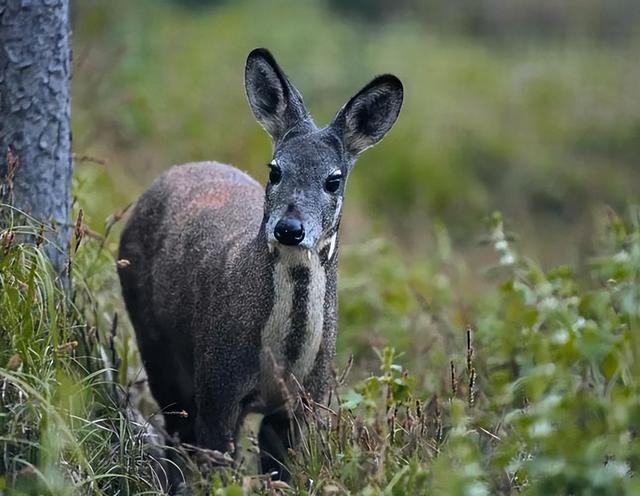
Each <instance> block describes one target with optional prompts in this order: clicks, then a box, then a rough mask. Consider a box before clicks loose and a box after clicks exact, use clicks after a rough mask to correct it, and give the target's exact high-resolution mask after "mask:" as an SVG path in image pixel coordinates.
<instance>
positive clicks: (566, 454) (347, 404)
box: [0, 209, 640, 495]
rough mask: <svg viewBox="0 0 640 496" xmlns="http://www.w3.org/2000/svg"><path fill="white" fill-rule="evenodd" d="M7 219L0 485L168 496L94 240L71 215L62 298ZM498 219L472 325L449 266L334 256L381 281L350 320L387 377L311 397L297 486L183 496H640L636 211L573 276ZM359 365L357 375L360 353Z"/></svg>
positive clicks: (236, 481) (27, 230)
mask: <svg viewBox="0 0 640 496" xmlns="http://www.w3.org/2000/svg"><path fill="white" fill-rule="evenodd" d="M15 214H16V213H15V212H12V214H11V216H12V217H13V218H14V222H13V223H10V224H9V227H7V228H5V229H3V231H2V233H1V236H0V239H1V240H2V241H1V254H0V284H1V285H2V291H0V299H1V304H2V309H3V311H2V312H1V314H0V319H1V320H0V328H1V329H2V347H1V348H0V363H2V368H0V377H1V382H0V391H1V394H2V400H3V401H2V407H1V410H0V439H1V440H2V465H1V469H2V474H3V475H2V476H1V478H0V487H3V488H5V489H11V490H12V492H13V493H14V494H41V493H43V492H44V493H48V494H72V493H80V494H116V493H125V494H133V493H135V494H138V493H142V492H147V493H154V492H159V491H161V481H162V480H163V466H162V465H161V464H160V463H159V460H160V459H162V458H164V457H166V456H167V455H166V453H163V452H162V450H160V449H159V448H158V443H159V442H160V441H159V440H160V439H161V438H160V437H159V436H157V435H156V430H155V428H153V427H152V426H151V425H149V424H147V423H146V422H145V421H144V420H142V417H140V415H139V414H137V413H136V412H137V411H136V410H134V409H133V408H132V407H131V403H132V400H131V399H132V398H135V397H136V396H137V395H136V392H135V389H136V388H137V387H139V386H140V384H139V383H138V384H135V385H134V384H133V382H136V381H132V379H131V378H132V377H135V376H136V375H137V374H136V373H132V370H135V369H136V368H139V364H135V362H134V361H132V360H131V357H132V356H134V355H133V353H132V350H131V349H130V347H131V346H132V345H133V344H132V341H131V337H130V336H129V335H127V334H126V333H125V334H123V331H122V330H121V328H120V327H118V325H117V318H116V316H115V315H114V314H113V313H112V312H113V308H114V306H119V305H120V304H119V303H118V302H117V293H116V291H115V288H114V287H113V286H114V285H115V281H114V278H115V276H114V271H113V270H112V264H113V263H115V261H114V260H113V258H112V257H111V255H110V253H109V251H108V250H106V249H105V240H97V239H93V238H91V237H90V236H91V232H92V231H91V230H89V229H88V228H87V227H86V226H85V225H84V224H83V223H82V222H81V220H82V217H79V219H80V220H79V223H78V227H77V229H76V239H75V242H74V247H77V250H74V252H75V253H74V257H73V261H72V264H71V271H72V278H73V281H74V287H75V291H74V293H73V294H72V295H70V296H68V295H67V294H66V293H65V291H64V290H63V289H62V288H61V287H60V284H59V279H57V278H56V277H55V275H54V274H53V273H52V269H51V267H50V265H49V262H48V261H47V259H46V257H45V256H44V255H43V247H42V246H41V245H39V244H38V243H37V242H36V243H35V244H33V243H28V242H25V240H24V239H23V237H24V236H25V235H29V236H36V237H38V239H42V230H41V229H40V230H38V228H37V226H30V225H29V224H26V225H23V224H22V223H19V222H17V219H18V218H19V216H17V215H15ZM491 223H492V225H491V231H490V239H489V240H490V243H491V244H492V246H493V248H494V250H495V252H496V259H497V262H498V263H497V265H496V266H495V267H493V268H490V269H489V270H488V275H491V276H492V277H495V278H496V282H495V289H493V290H491V291H487V292H486V293H485V295H484V296H483V297H481V298H479V299H478V301H477V303H476V304H475V305H473V308H467V309H465V310H464V317H461V314H460V312H461V309H460V308H459V305H460V303H459V302H456V299H455V298H453V297H452V296H453V295H454V294H455V289H454V288H453V286H452V283H451V277H450V276H448V275H446V274H445V272H444V271H443V270H442V268H439V269H438V270H437V271H436V272H435V273H433V274H429V275H428V274H422V275H421V274H419V273H418V272H411V271H405V270H402V269H400V270H393V271H387V270H386V266H387V265H388V264H391V265H394V266H395V267H401V266H402V262H401V261H400V259H398V258H397V257H396V255H394V254H393V253H392V252H388V251H387V252H386V253H385V252H384V250H381V251H379V252H377V253H376V256H375V257H372V256H371V253H370V250H371V249H372V248H371V247H370V246H365V247H364V248H363V249H356V248H352V249H351V250H350V251H351V252H350V253H347V254H345V258H346V260H347V262H348V263H347V264H346V266H347V267H349V266H350V265H351V264H354V265H357V264H356V263H355V262H357V259H359V258H360V257H365V258H366V259H367V260H368V261H369V262H368V263H369V265H370V266H372V267H373V273H374V274H377V275H376V276H375V277H380V280H379V283H378V285H377V286H376V287H372V288H370V289H369V290H363V289H362V288H360V289H359V290H358V291H359V292H360V293H361V296H360V298H356V299H355V300H354V301H352V302H351V303H350V304H349V305H348V306H347V311H346V312H345V314H346V315H345V320H346V321H347V322H345V326H344V327H343V329H344V331H345V332H344V339H346V340H350V339H354V338H355V337H356V336H357V335H359V334H361V333H362V332H363V331H364V330H365V329H366V328H365V329H363V328H361V327H360V328H359V329H358V334H355V328H358V327H359V326H360V325H362V324H359V323H358V322H357V320H356V319H353V318H352V317H350V316H351V315H352V314H355V313H357V312H356V311H357V309H356V308H355V307H357V306H359V307H361V308H360V309H359V313H360V314H362V315H371V314H373V315H376V314H377V315H381V316H383V317H381V318H380V319H379V320H380V322H381V325H384V326H388V327H387V328H386V335H387V338H388V339H389V341H390V342H393V344H394V346H396V348H394V347H392V346H387V347H384V348H379V349H377V354H378V364H377V367H376V368H377V369H378V371H375V372H374V373H373V374H372V375H370V376H368V377H365V378H364V379H362V380H358V381H353V382H352V386H348V385H345V384H344V377H343V376H344V375H345V374H342V373H341V374H339V376H338V377H337V381H338V383H337V387H336V389H335V391H334V399H333V401H332V402H331V403H330V404H329V406H328V407H327V406H321V405H315V404H312V403H310V402H306V408H307V411H308V415H307V417H306V419H305V421H306V423H307V428H308V430H309V436H308V439H307V441H306V442H305V444H304V446H303V447H302V448H301V449H300V450H299V451H298V452H296V453H292V465H293V467H294V468H293V473H294V480H293V481H292V483H291V487H289V486H286V485H284V484H282V483H277V482H270V481H268V480H267V479H265V478H263V477H259V476H255V475H251V474H255V472H256V471H255V466H253V465H252V462H251V458H250V457H247V458H246V459H245V461H244V463H241V464H240V465H238V466H236V467H228V468H227V469H226V470H224V471H223V472H219V471H213V472H210V471H205V472H202V473H201V474H200V475H199V476H192V477H195V478H194V480H195V482H194V484H195V485H194V488H193V490H194V491H195V492H196V493H200V492H206V491H209V492H211V493H212V494H243V493H255V494H260V493H264V494H268V493H274V492H282V493H285V494H286V493H292V494H294V493H309V494H344V493H348V492H349V493H358V494H361V493H362V494H380V493H385V494H431V493H432V494H460V495H482V494H516V493H523V494H535V495H538V494H539V495H548V494H593V495H605V494H611V495H620V494H635V493H636V492H637V491H638V490H639V489H640V485H639V484H640V483H639V482H638V479H637V476H636V472H637V471H638V468H639V463H640V442H639V441H638V438H637V425H638V422H640V387H639V384H638V381H637V378H638V377H639V373H640V371H639V370H638V367H639V366H640V361H639V358H640V357H639V353H640V333H639V331H640V328H639V325H640V209H632V210H631V213H630V216H629V220H628V222H624V221H623V220H622V219H620V218H618V217H616V216H615V215H613V214H611V218H610V219H609V221H608V223H607V225H606V229H605V231H606V233H605V234H606V236H605V238H604V239H603V241H602V244H601V246H600V248H599V255H598V256H597V257H595V258H593V259H592V260H591V262H590V264H589V271H588V277H585V278H584V279H583V278H579V277H576V275H575V274H574V271H573V269H571V268H570V267H559V268H556V269H553V270H551V271H549V272H546V273H545V272H543V271H542V270H541V269H540V268H539V267H537V266H536V265H535V264H534V263H533V262H531V261H529V260H527V259H526V258H524V257H522V256H521V255H520V254H518V253H516V251H515V249H514V247H513V245H512V244H511V243H510V242H509V241H508V237H507V236H506V235H505V233H504V230H503V225H502V220H501V218H500V216H499V215H497V214H496V215H495V216H494V217H493V218H492V221H491ZM354 270H355V269H354ZM344 276H345V277H343V279H344V280H345V281H344V282H345V284H343V287H342V289H341V291H342V294H341V296H342V300H343V301H349V299H350V295H352V294H353V293H354V292H355V288H354V286H357V285H358V280H357V278H358V271H357V270H356V271H355V272H354V273H353V275H352V274H350V273H347V274H344ZM381 287H384V288H385V290H384V291H382V292H381V291H380V290H379V289H378V288H381ZM407 292H409V293H407ZM398 305H399V309H398V310H397V315H396V310H394V307H396V306H398ZM416 309H418V310H416ZM460 318H463V319H464V320H466V323H467V327H466V329H465V327H463V326H462V325H461V323H459V322H457V320H458V319H460ZM376 319H377V317H376ZM406 320H410V321H412V322H411V323H409V322H406ZM407 334H409V336H407ZM429 336H431V337H432V338H433V339H429ZM421 341H423V342H424V343H421ZM423 347H424V348H423ZM353 349H354V350H355V351H356V352H357V351H358V347H354V348H353ZM354 360H355V362H356V363H360V364H362V363H366V352H364V353H363V356H362V360H361V357H360V356H359V355H358V356H356V357H355V359H354ZM340 362H341V363H342V367H343V368H344V366H345V362H343V361H340ZM408 366H410V368H408ZM347 377H348V375H347ZM303 400H304V398H303ZM137 406H138V407H141V406H140V403H139V401H138V402H137ZM142 408H144V407H143V406H142ZM250 438H251V436H250ZM251 450H252V448H251V446H249V448H248V452H250V451H251ZM194 464H195V462H194ZM194 466H195V465H194ZM165 467H166V465H165ZM192 470H196V469H195V468H194V467H193V466H192ZM223 481H224V482H223Z"/></svg>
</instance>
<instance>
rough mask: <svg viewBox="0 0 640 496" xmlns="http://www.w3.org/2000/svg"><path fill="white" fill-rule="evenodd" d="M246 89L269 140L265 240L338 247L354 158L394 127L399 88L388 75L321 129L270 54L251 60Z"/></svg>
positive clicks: (258, 52)
mask: <svg viewBox="0 0 640 496" xmlns="http://www.w3.org/2000/svg"><path fill="white" fill-rule="evenodd" d="M245 87H246V91H247V97H248V99H249V104H250V106H251V109H252V110H253V113H254V114H255V116H256V118H257V120H258V122H259V123H260V124H261V125H262V126H263V127H264V128H265V129H266V131H267V132H268V133H269V134H270V135H271V137H272V139H273V142H274V153H273V159H272V160H271V161H270V162H269V168H270V173H269V183H268V185H267V189H266V195H265V212H264V215H265V218H264V222H263V225H264V229H265V235H266V238H267V242H268V243H269V244H270V245H271V246H273V245H275V244H279V245H285V246H290V247H298V248H304V249H307V250H314V251H318V250H319V249H320V248H321V247H323V246H325V244H326V242H335V235H336V233H337V230H338V226H339V223H340V215H341V209H342V200H343V195H344V188H345V184H346V180H347V177H348V175H349V172H350V171H351V169H352V167H353V165H354V163H355V161H356V158H357V157H358V155H359V154H360V153H362V152H363V151H364V150H365V149H367V148H369V147H370V146H373V145H374V144H376V143H377V142H378V141H380V140H381V139H382V138H383V137H384V135H385V134H386V133H387V132H388V131H389V129H391V127H392V126H393V124H394V122H395V121H396V119H397V117H398V113H399V112H400V107H401V105H402V97H403V89H402V83H401V82H400V80H399V79H398V78H396V77H395V76H392V75H384V76H379V77H377V78H376V79H374V80H373V81H371V82H370V83H369V84H368V85H367V86H365V87H364V88H363V89H362V90H361V91H360V92H358V93H357V94H356V95H355V96H354V97H353V98H352V99H351V100H349V102H347V104H346V105H345V106H344V107H342V109H341V110H340V111H339V112H338V114H337V115H336V117H335V118H334V120H333V121H332V122H331V123H330V124H328V125H327V126H325V127H324V128H322V129H319V128H318V127H317V126H316V125H315V123H314V122H313V120H312V118H311V116H310V115H309V112H308V111H307V109H306V107H305V105H304V102H303V100H302V96H301V95H300V93H299V91H298V90H297V89H296V88H295V87H294V86H293V85H292V84H291V83H290V82H289V80H288V79H287V77H286V76H285V74H284V72H283V71H282V70H281V69H280V67H279V66H278V65H277V63H276V61H275V60H274V58H273V56H272V55H271V54H270V53H269V52H268V51H266V50H264V49H256V50H254V51H253V52H251V53H250V54H249V57H248V59H247V65H246V70H245Z"/></svg>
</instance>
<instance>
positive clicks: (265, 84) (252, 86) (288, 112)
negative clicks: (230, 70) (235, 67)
mask: <svg viewBox="0 0 640 496" xmlns="http://www.w3.org/2000/svg"><path fill="white" fill-rule="evenodd" d="M244 74H245V76H244V85H245V90H246V92H247V98H248V99H249V106H250V107H251V110H252V111H253V114H254V115H255V116H256V119H257V120H258V122H259V123H260V125H261V126H262V127H263V128H264V129H265V130H266V131H267V132H268V133H269V134H270V135H271V137H272V138H273V141H274V142H276V141H278V140H279V139H280V138H282V137H283V136H284V134H285V133H286V132H287V131H288V130H289V129H291V128H293V127H295V126H297V125H299V124H301V123H306V122H311V117H310V116H309V112H307V109H306V107H305V106H304V102H303V100H302V96H301V95H300V92H299V91H298V90H297V89H296V88H295V87H294V86H293V85H292V84H291V82H289V79H287V76H286V75H285V73H284V72H283V71H282V69H280V66H278V64H277V63H276V61H275V59H274V58H273V55H271V53H270V52H269V50H267V49H265V48H256V49H255V50H253V51H252V52H251V53H250V54H249V56H248V57H247V65H246V67H245V73H244Z"/></svg>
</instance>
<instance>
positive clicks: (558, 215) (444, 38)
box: [73, 0, 640, 263]
mask: <svg viewBox="0 0 640 496" xmlns="http://www.w3.org/2000/svg"><path fill="white" fill-rule="evenodd" d="M487 3H489V4H492V5H493V4H494V3H495V2H483V4H482V5H484V7H485V8H489V7H487V5H486V4H487ZM538 3H539V2H527V5H528V7H527V9H529V10H530V9H533V10H536V5H537V4H538ZM552 3H553V2H552ZM582 3H584V2H582ZM500 4H501V5H502V3H500ZM518 4H520V2H518ZM496 5H497V4H496ZM591 7H593V8H595V7H594V6H590V7H589V8H591ZM443 8H444V7H443ZM478 8H480V7H478ZM587 8H588V7H587V6H586V4H585V6H583V9H587ZM621 8H622V7H621ZM76 10H77V16H76V18H77V25H76V27H75V32H74V34H75V53H76V54H79V55H78V62H77V68H76V71H75V75H74V81H73V97H74V105H75V106H74V113H73V119H74V146H75V150H76V152H77V153H78V154H79V155H85V154H88V155H92V156H97V157H99V158H102V159H105V160H107V163H108V165H107V167H106V168H105V170H104V171H103V173H104V174H106V175H108V176H109V177H110V178H111V180H112V181H113V183H114V184H115V185H116V186H115V187H114V189H113V190H112V191H115V192H117V194H118V197H122V196H124V197H125V198H127V199H128V200H127V201H130V200H131V199H133V198H135V196H136V194H137V193H139V192H141V191H142V189H143V188H144V187H146V186H147V185H148V183H149V182H150V181H151V180H152V178H154V177H155V176H156V175H157V174H158V173H159V172H160V171H163V170H165V169H166V168H168V167H169V166H170V165H172V164H175V163H184V162H187V161H192V160H203V159H205V160H212V159H213V160H219V161H223V162H228V163H232V164H234V165H236V166H238V167H240V168H241V169H245V170H248V171H249V172H250V173H251V174H252V175H253V176H254V177H256V178H258V179H259V180H262V179H264V178H265V177H266V168H265V167H264V164H265V163H267V162H268V161H269V159H270V146H269V141H268V137H267V135H266V134H265V133H264V132H263V130H262V129H260V127H259V126H258V125H257V124H256V123H255V120H254V119H253V116H252V114H251V112H250V110H249V108H248V106H247V104H246V98H245V95H244V89H243V87H242V84H243V82H242V77H243V63H244V60H245V57H246V55H247V54H248V53H249V51H250V50H251V49H252V48H255V47H256V46H266V47H268V48H270V49H271V50H273V52H274V54H275V55H276V57H277V59H278V60H279V61H280V63H281V64H282V66H283V67H284V68H285V69H286V71H287V73H288V74H289V75H290V76H291V78H292V80H293V81H294V83H295V84H296V85H297V86H298V87H299V88H300V89H301V91H302V93H303V95H304V96H305V101H306V103H307V104H308V106H309V107H310V109H311V111H312V113H313V114H314V116H316V117H317V122H318V124H324V123H326V122H328V121H329V120H330V119H331V118H332V117H333V115H334V112H335V111H337V109H338V108H339V107H340V106H341V105H342V104H343V103H344V102H345V101H346V99H347V98H349V97H350V96H351V95H352V94H353V93H354V92H355V91H357V90H358V89H359V88H360V87H362V86H363V85H364V84H366V82H367V80H368V79H369V78H371V77H373V75H375V74H380V73H382V72H392V73H395V74H397V75H398V76H399V77H400V78H401V79H402V80H403V81H404V83H405V90H406V92H405V104H404V107H403V110H402V113H401V115H400V118H399V121H398V124H397V126H396V127H395V128H394V129H393V130H392V131H391V133H390V134H389V136H388V137H387V138H385V141H384V143H383V144H382V145H380V146H378V147H376V148H374V149H372V150H370V151H367V152H366V153H365V154H364V155H363V156H362V157H361V159H360V160H359V162H358V165H357V167H356V169H355V170H354V172H353V174H352V175H351V177H350V179H349V188H348V197H349V203H348V205H347V209H346V211H347V212H351V213H350V214H349V215H351V216H352V218H355V219H357V221H358V223H360V224H362V226H360V227H359V228H358V229H359V230H361V231H362V230H365V231H366V230H368V229H370V228H371V226H374V227H375V229H376V230H377V231H379V230H384V232H385V233H389V234H392V235H396V236H399V237H400V238H401V239H402V240H403V241H405V243H407V244H408V243H409V242H412V243H413V246H417V248H418V250H419V249H422V248H423V246H424V245H425V242H424V239H423V238H422V236H423V235H424V232H425V229H424V228H423V226H424V227H428V226H430V225H431V223H432V222H433V221H436V222H443V223H444V224H445V225H447V227H448V228H449V229H450V230H451V235H452V237H453V239H454V240H455V241H457V242H459V241H461V240H463V241H466V242H471V241H472V240H473V236H474V235H475V232H474V229H475V227H476V226H477V225H478V224H479V223H480V221H481V219H482V217H483V216H484V215H485V213H486V212H488V211H492V210H494V209H498V210H501V211H505V212H508V214H509V217H510V218H511V219H513V220H514V222H516V223H517V224H518V225H519V226H520V228H519V233H520V235H521V236H523V238H524V239H525V240H526V241H527V243H528V245H529V246H530V252H531V253H532V255H534V256H535V257H536V258H539V259H542V260H543V261H544V262H545V263H547V262H549V261H552V262H554V263H555V262H556V261H557V260H566V259H568V258H569V257H574V256H575V255H578V254H581V253H583V252H584V250H585V249H586V247H585V243H584V238H583V236H582V230H583V227H584V225H585V224H586V223H588V222H589V221H590V214H591V209H592V207H593V205H594V203H596V204H597V202H606V203H608V204H610V205H612V206H613V207H614V208H615V209H617V210H620V209H622V208H624V206H625V205H626V202H627V201H628V200H629V199H630V198H631V199H633V195H634V193H635V191H634V185H635V184H637V183H638V182H639V181H640V175H639V171H640V167H638V164H637V157H638V153H637V151H638V143H639V142H640V140H639V139H638V136H639V135H638V130H639V129H640V127H639V123H640V119H639V117H638V116H639V115H640V98H638V96H637V91H635V88H636V86H637V81H638V80H640V72H639V71H640V66H639V65H638V64H636V63H634V62H635V61H636V60H637V59H638V51H639V45H638V43H637V41H636V40H635V39H633V38H629V39H626V40H625V41H624V43H622V42H621V43H620V44H618V45H616V46H610V45H602V44H598V43H596V42H595V41H593V40H590V39H587V40H584V39H581V38H579V37H578V38H575V37H570V38H568V39H566V40H558V39H555V40H554V41H550V40H548V39H547V40H546V41H544V40H540V39H538V40H537V41H536V43H531V42H530V41H529V39H528V38H526V39H523V38H514V39H511V40H509V42H508V43H504V44H500V43H496V42H495V41H493V42H491V41H487V40H486V39H477V38H468V37H464V36H459V35H453V34H451V33H450V32H441V31H440V30H439V29H438V30H435V29H431V28H430V27H429V25H428V22H437V21H435V20H432V19H431V18H430V17H429V16H426V18H425V17H421V16H419V15H416V16H412V17H411V19H406V18H396V17H393V18H392V19H391V20H389V21H388V22H385V23H381V24H375V25H369V24H361V23H358V22H352V21H349V20H347V19H345V18H343V17H339V16H337V15H335V12H334V11H331V10H328V9H327V8H326V4H325V2H323V1H305V2H294V1H291V0H275V1H266V2H263V1H241V2H227V3H223V4H221V5H219V6H217V7H215V8H210V9H197V10H194V11H190V10H188V9H187V10H185V9H181V8H177V7H176V6H175V5H174V4H172V3H171V2H162V1H159V0H138V1H136V2H131V1H123V0H113V1H110V2H100V1H97V0H86V1H83V2H78V6H77V9H76ZM436 10H437V9H436ZM445 10H446V9H445ZM455 10H460V8H458V7H455ZM628 10H629V9H626V10H624V9H622V10H621V12H628ZM427 11H428V9H427ZM516 11H517V9H516V8H515V7H512V8H511V9H510V10H509V12H508V13H509V15H515V14H517V12H516ZM527 11H528V10H527ZM545 12H546V11H545ZM580 12H582V13H584V10H581V11H580ZM284 13H286V14H284ZM467 14H469V12H467V11H465V13H464V15H467ZM499 14H500V16H502V15H507V12H503V11H502V10H500V11H499ZM549 15H551V14H549ZM445 17H446V16H445ZM569 17H570V18H571V19H572V20H575V21H576V22H578V23H579V22H582V20H583V18H582V17H580V16H569ZM574 17H575V19H574ZM502 18H503V17H500V19H502ZM545 19H546V18H545ZM422 20H424V22H425V23H427V24H425V23H422V22H421V21H422ZM440 25H441V24H439V26H440ZM81 167H87V164H83V165H81ZM117 200H119V198H111V197H110V196H109V195H105V197H104V199H103V201H102V204H103V206H104V207H105V208H106V207H111V208H110V209H106V211H105V213H104V215H105V216H106V212H111V211H114V210H116V209H119V208H121V205H122V203H121V202H119V201H117ZM358 214H359V215H358ZM357 232H358V231H356V234H357ZM344 236H353V237H352V238H351V239H358V237H357V236H354V235H352V234H351V233H350V232H349V231H347V232H345V233H344ZM385 237H388V236H385ZM567 237H568V238H569V239H570V240H571V241H570V242H569V240H568V239H567ZM541 240H544V242H542V241H541ZM549 245H551V246H554V247H555V250H550V249H549ZM558 251H561V253H558ZM564 255H566V256H564ZM571 260H573V258H571Z"/></svg>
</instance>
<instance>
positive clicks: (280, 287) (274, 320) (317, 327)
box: [260, 249, 326, 396]
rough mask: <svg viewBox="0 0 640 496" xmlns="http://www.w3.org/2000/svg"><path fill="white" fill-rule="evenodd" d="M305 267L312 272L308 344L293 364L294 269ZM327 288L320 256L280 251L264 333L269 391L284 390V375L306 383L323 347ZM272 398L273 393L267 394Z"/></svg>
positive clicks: (264, 369) (263, 374) (263, 358)
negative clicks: (289, 345)
mask: <svg viewBox="0 0 640 496" xmlns="http://www.w3.org/2000/svg"><path fill="white" fill-rule="evenodd" d="M297 266H304V267H306V268H307V269H308V271H309V277H308V286H307V301H306V320H305V329H304V330H303V333H302V335H303V336H304V343H303V344H302V348H301V351H300V354H299V356H298V357H297V359H296V360H295V361H294V362H293V363H289V362H288V359H287V356H286V347H287V338H288V337H289V335H290V333H291V332H293V328H292V315H293V310H294V309H295V305H297V304H301V303H302V302H296V301H294V297H295V281H294V280H293V279H292V275H291V269H292V268H293V267H297ZM325 288H326V274H325V270H324V268H323V267H322V265H321V264H320V258H319V257H318V255H317V253H314V252H307V251H306V250H299V249H284V250H282V251H281V252H280V255H279V258H278V261H277V262H276V264H275V267H274V272H273V295H274V299H273V307H272V309H271V313H270V315H269V318H268V320H267V323H266V325H265V327H264V329H263V331H262V348H261V349H262V351H261V355H260V362H261V367H260V368H261V382H262V384H263V388H264V389H266V390H273V388H274V387H281V385H279V384H278V383H279V382H280V380H281V379H285V381H286V382H287V383H288V382H289V381H288V380H287V379H288V378H286V377H282V374H286V373H288V372H291V373H293V375H295V376H296V378H297V379H298V380H299V381H300V382H301V383H302V381H303V380H304V379H305V377H306V376H307V374H308V373H309V372H310V370H311V368H312V367H313V364H314V361H315V359H316V356H317V354H318V349H319V348H320V342H321V340H322V330H323V323H324V300H325ZM265 393H267V395H268V396H271V394H270V393H268V392H267V391H265Z"/></svg>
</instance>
